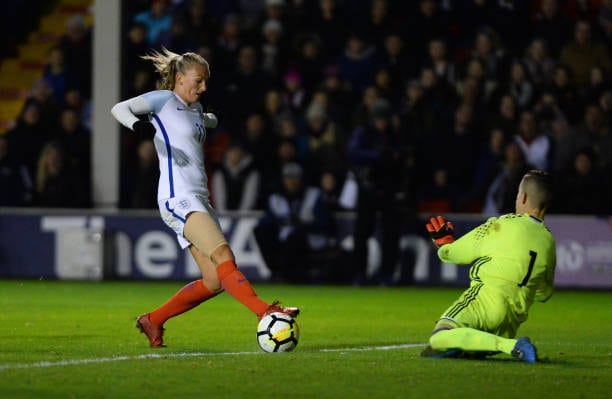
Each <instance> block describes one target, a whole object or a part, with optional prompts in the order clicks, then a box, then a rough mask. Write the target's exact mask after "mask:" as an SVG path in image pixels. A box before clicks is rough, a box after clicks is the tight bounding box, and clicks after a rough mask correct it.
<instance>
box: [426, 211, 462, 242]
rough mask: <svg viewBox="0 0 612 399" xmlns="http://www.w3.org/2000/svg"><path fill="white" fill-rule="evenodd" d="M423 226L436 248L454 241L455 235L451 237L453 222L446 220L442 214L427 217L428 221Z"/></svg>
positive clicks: (453, 229) (453, 228)
mask: <svg viewBox="0 0 612 399" xmlns="http://www.w3.org/2000/svg"><path fill="white" fill-rule="evenodd" d="M425 227H426V228H427V232H429V236H430V237H431V240H432V241H433V242H434V244H436V246H437V247H438V248H439V247H441V246H442V245H445V244H450V243H451V242H453V241H455V237H453V233H454V231H455V227H454V226H453V223H452V222H447V221H446V220H444V218H443V217H442V216H438V217H435V218H431V219H429V223H427V224H426V225H425Z"/></svg>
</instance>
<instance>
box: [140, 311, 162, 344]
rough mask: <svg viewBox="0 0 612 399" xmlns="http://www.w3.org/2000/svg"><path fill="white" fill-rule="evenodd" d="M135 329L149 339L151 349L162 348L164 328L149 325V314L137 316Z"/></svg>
mask: <svg viewBox="0 0 612 399" xmlns="http://www.w3.org/2000/svg"><path fill="white" fill-rule="evenodd" d="M136 327H137V328H138V329H139V330H140V332H141V333H144V334H145V335H146V336H147V338H149V343H150V344H151V348H164V347H166V345H164V328H163V327H162V326H158V325H156V324H153V323H151V319H150V318H149V313H145V314H143V315H141V316H138V318H137V319H136Z"/></svg>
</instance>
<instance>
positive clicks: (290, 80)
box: [0, 0, 612, 236]
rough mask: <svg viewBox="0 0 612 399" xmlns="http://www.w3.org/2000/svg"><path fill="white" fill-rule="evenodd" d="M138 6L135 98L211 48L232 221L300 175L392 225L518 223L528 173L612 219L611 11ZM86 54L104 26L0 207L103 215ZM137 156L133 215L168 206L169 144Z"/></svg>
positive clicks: (345, 204) (213, 169)
mask: <svg viewBox="0 0 612 399" xmlns="http://www.w3.org/2000/svg"><path fill="white" fill-rule="evenodd" d="M123 8H124V27H125V28H124V35H123V37H124V48H123V49H122V54H123V57H122V59H123V63H122V68H123V75H122V76H123V82H122V84H123V97H124V98H127V97H130V96H135V95H138V94H141V93H144V92H146V91H149V90H153V89H154V88H155V80H156V78H157V77H156V76H155V74H154V71H153V68H152V66H151V65H149V64H147V63H146V62H143V60H142V59H140V58H139V56H140V55H143V54H145V53H147V51H149V50H150V49H159V48H161V47H162V46H165V47H166V48H168V49H170V50H172V51H174V52H177V53H181V52H185V51H194V52H197V53H199V54H201V55H202V56H204V57H205V58H206V59H207V60H208V61H209V63H210V65H211V71H212V75H211V79H210V80H209V82H208V90H207V92H206V93H205V95H204V96H203V98H202V102H203V104H204V106H205V107H207V108H209V109H212V110H213V112H216V113H217V114H218V115H219V117H220V121H221V125H220V127H219V128H217V129H215V130H212V131H209V132H208V134H209V136H208V138H207V141H206V146H205V149H206V153H207V162H208V165H207V167H208V168H209V172H210V173H209V176H210V179H209V180H210V182H209V183H210V188H211V195H212V200H213V201H214V202H215V203H218V206H219V207H220V209H228V210H231V209H239V210H245V209H266V208H267V207H268V205H269V203H268V202H269V198H270V195H272V194H273V193H275V192H278V191H279V190H282V182H283V177H282V170H283V166H284V165H286V164H294V163H297V164H298V165H300V167H301V168H302V170H303V176H302V179H303V181H304V184H305V185H307V186H316V187H319V189H320V190H321V192H322V193H323V194H324V197H325V201H326V203H327V205H328V206H329V207H330V208H331V209H332V210H342V209H357V207H358V203H362V204H366V203H367V204H371V205H368V206H367V209H369V210H371V209H372V207H374V208H379V209H380V210H381V211H384V212H386V214H387V215H388V218H390V220H395V218H396V217H398V216H397V215H404V216H405V215H407V214H414V213H415V212H427V213H430V212H431V213H433V212H483V213H486V214H498V213H503V212H507V211H511V210H512V207H513V195H514V193H515V189H516V184H517V179H519V178H520V176H521V174H522V173H523V172H524V171H525V170H528V169H530V168H540V169H544V170H547V171H549V172H551V173H552V174H553V175H554V176H555V178H556V179H557V181H558V182H560V184H558V187H559V192H558V195H557V198H556V201H555V203H554V206H553V209H552V210H551V211H552V212H557V213H571V214H610V209H611V206H610V204H612V192H611V191H612V184H611V183H610V177H609V176H610V175H611V172H612V133H611V132H610V130H611V126H612V125H611V122H612V110H611V108H612V86H611V85H610V74H611V72H612V61H611V57H610V50H611V43H612V1H610V0H601V1H577V0H536V1H527V0H524V1H520V0H519V1H513V2H508V1H502V0H499V1H484V0H469V1H453V0H444V1H436V0H418V1H414V2H413V1H400V0H398V1H393V0H352V1H348V0H345V1H343V0H311V1H308V0H232V1H227V0H152V1H150V0H133V1H130V2H124V5H123ZM87 54H91V36H90V32H89V30H88V29H87V27H86V26H85V25H84V24H83V21H82V19H80V18H78V17H75V18H73V19H71V21H70V22H69V24H68V25H67V29H66V34H65V35H64V37H63V38H62V41H61V44H60V45H58V46H57V47H54V48H53V49H52V50H51V51H50V53H49V58H48V64H47V65H46V67H45V70H44V77H43V78H42V79H41V80H40V81H38V82H37V83H36V84H35V85H34V86H33V87H32V89H31V95H30V98H29V99H28V101H27V102H26V105H25V106H24V109H23V112H22V113H21V115H20V116H19V119H18V121H17V123H16V126H15V127H14V129H12V130H11V131H10V132H8V134H7V135H6V136H4V137H5V138H3V139H2V140H1V141H0V167H2V174H1V175H2V176H0V178H2V179H3V180H2V184H3V185H4V184H5V183H6V184H8V182H10V184H11V185H12V186H11V187H17V189H16V190H10V193H9V192H8V191H9V190H2V191H3V194H2V196H0V201H1V204H2V205H18V206H30V205H40V206H74V207H87V206H90V205H91V198H90V191H91V190H90V171H89V165H90V149H89V145H90V137H89V136H90V133H89V128H90V118H91V116H90V106H89V100H90V97H91V56H87ZM121 151H122V168H121V170H122V181H121V189H120V192H121V200H120V206H121V207H123V208H130V207H138V208H142V207H145V208H149V207H150V208H154V207H156V202H155V187H156V179H157V177H158V174H157V173H158V172H157V171H156V169H155V153H154V149H153V146H151V145H150V143H143V142H140V141H139V140H138V139H137V138H136V137H135V136H134V135H131V134H130V133H129V132H127V131H125V132H123V133H122V148H121ZM4 154H6V155H4ZM11 154H12V155H13V156H11ZM15 154H18V155H19V156H17V157H16V156H15ZM58 176H59V177H61V178H58ZM354 187H358V188H359V190H353V189H352V188H354ZM360 195H361V197H359V196H360ZM364 195H366V196H367V198H366V197H363V196H364ZM351 196H352V197H353V198H350V197H351ZM358 197H359V198H358ZM358 199H360V200H361V201H358ZM366 219H367V218H366ZM369 224H370V222H369V221H368V220H364V221H363V226H362V228H363V229H364V230H363V232H364V234H367V233H368V231H369V227H368V226H369ZM391 224H393V223H391ZM389 234H391V235H392V236H393V235H395V234H396V232H393V231H391V232H389Z"/></svg>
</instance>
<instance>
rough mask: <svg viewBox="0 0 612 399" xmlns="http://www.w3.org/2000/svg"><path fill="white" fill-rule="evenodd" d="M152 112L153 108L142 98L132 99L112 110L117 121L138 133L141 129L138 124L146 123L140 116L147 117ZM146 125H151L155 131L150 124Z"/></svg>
mask: <svg viewBox="0 0 612 399" xmlns="http://www.w3.org/2000/svg"><path fill="white" fill-rule="evenodd" d="M150 112H153V107H151V105H149V103H148V102H147V101H146V100H145V99H144V98H143V97H142V96H138V97H134V98H130V99H129V100H125V101H122V102H120V103H117V104H115V106H114V107H113V108H112V109H111V114H113V116H114V117H115V119H117V121H118V122H119V123H121V124H122V125H123V126H125V127H127V128H128V129H131V130H133V131H136V130H137V129H138V128H139V126H138V122H144V121H142V120H141V119H140V118H139V117H138V116H139V115H146V114H148V113H150ZM146 123H148V124H149V125H151V128H152V129H153V130H155V128H154V127H153V125H152V124H151V123H150V122H146Z"/></svg>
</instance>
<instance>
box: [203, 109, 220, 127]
mask: <svg viewBox="0 0 612 399" xmlns="http://www.w3.org/2000/svg"><path fill="white" fill-rule="evenodd" d="M202 119H203V120H204V127H205V128H207V129H214V128H216V127H217V126H219V118H217V115H215V114H213V113H212V112H208V113H205V114H202Z"/></svg>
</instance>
